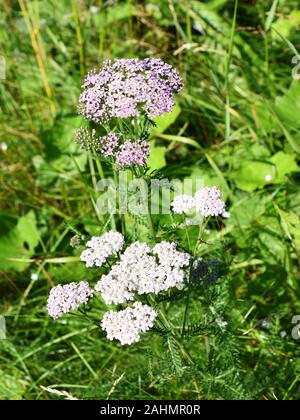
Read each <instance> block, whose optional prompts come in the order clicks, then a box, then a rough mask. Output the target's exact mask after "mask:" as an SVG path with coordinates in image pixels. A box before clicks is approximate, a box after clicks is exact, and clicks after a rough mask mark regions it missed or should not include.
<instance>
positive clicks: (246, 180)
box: [233, 160, 276, 191]
mask: <svg viewBox="0 0 300 420" xmlns="http://www.w3.org/2000/svg"><path fill="white" fill-rule="evenodd" d="M275 176H276V167H275V165H273V164H272V163H268V162H265V161H264V162H261V161H255V160H248V161H243V162H242V163H241V166H240V168H239V169H238V170H237V171H235V172H234V173H233V179H234V180H235V182H236V185H237V187H238V188H240V189H241V190H244V191H254V190H256V189H258V188H262V187H263V186H264V185H266V184H267V183H268V182H271V181H272V180H273V179H274V178H275Z"/></svg>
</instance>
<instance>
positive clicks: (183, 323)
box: [181, 261, 193, 338]
mask: <svg viewBox="0 0 300 420" xmlns="http://www.w3.org/2000/svg"><path fill="white" fill-rule="evenodd" d="M192 265H193V261H192V262H191V264H190V272H189V282H188V290H187V295H186V301H185V310H184V315H183V322H182V330H181V338H183V336H184V332H185V327H186V323H187V319H188V313H189V306H190V296H191V284H192Z"/></svg>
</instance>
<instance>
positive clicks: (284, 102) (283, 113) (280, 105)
mask: <svg viewBox="0 0 300 420" xmlns="http://www.w3.org/2000/svg"><path fill="white" fill-rule="evenodd" d="M275 111H276V113H277V115H278V117H279V118H280V120H281V122H282V123H283V124H284V125H285V126H286V127H288V128H290V129H300V119H299V115H300V83H299V82H298V81H297V80H296V81H293V82H292V83H291V85H290V88H289V89H288V90H287V92H286V93H285V94H284V95H283V96H277V97H276V98H275Z"/></svg>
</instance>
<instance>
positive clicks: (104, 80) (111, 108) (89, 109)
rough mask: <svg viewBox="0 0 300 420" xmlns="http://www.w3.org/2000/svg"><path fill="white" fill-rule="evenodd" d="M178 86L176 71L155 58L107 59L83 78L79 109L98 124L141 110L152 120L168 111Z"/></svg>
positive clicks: (179, 78) (127, 116)
mask: <svg viewBox="0 0 300 420" xmlns="http://www.w3.org/2000/svg"><path fill="white" fill-rule="evenodd" d="M182 86H183V85H182V80H181V77H180V75H179V73H178V72H177V70H175V69H174V68H172V66H170V65H169V64H166V63H164V62H163V60H161V59H159V58H148V59H145V60H138V59H118V60H113V61H111V60H109V61H105V62H104V63H103V66H102V67H101V68H100V70H99V71H96V70H94V71H92V72H91V73H89V74H88V75H87V77H86V78H85V81H84V84H83V86H82V87H83V89H84V90H83V92H82V93H81V95H80V98H79V111H80V113H81V114H82V115H83V116H84V117H85V118H86V119H87V120H91V121H94V122H95V123H98V124H103V123H107V122H109V121H111V120H112V119H114V118H129V117H131V118H132V117H137V116H139V115H141V114H142V113H143V114H145V115H146V116H147V117H148V118H150V119H153V118H154V117H156V116H159V115H162V114H163V113H164V112H170V111H171V110H172V108H173V106H174V98H173V94H174V93H178V92H180V90H181V89H182Z"/></svg>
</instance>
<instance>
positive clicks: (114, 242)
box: [80, 231, 125, 267]
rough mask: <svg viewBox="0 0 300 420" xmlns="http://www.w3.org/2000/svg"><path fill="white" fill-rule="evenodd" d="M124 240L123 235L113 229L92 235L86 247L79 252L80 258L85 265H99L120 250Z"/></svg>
mask: <svg viewBox="0 0 300 420" xmlns="http://www.w3.org/2000/svg"><path fill="white" fill-rule="evenodd" d="M124 242H125V241H124V236H123V235H122V234H121V233H119V232H114V231H110V232H106V233H104V234H103V235H102V236H93V237H92V238H91V240H90V241H88V242H87V243H86V246H87V249H85V250H84V251H83V252H82V253H81V255H80V259H81V261H84V262H85V263H86V266H87V267H93V266H96V267H101V266H102V265H103V264H104V263H105V262H106V260H107V259H108V258H109V257H110V256H112V255H114V256H115V255H117V253H118V252H120V251H121V250H122V248H123V246H124Z"/></svg>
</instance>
